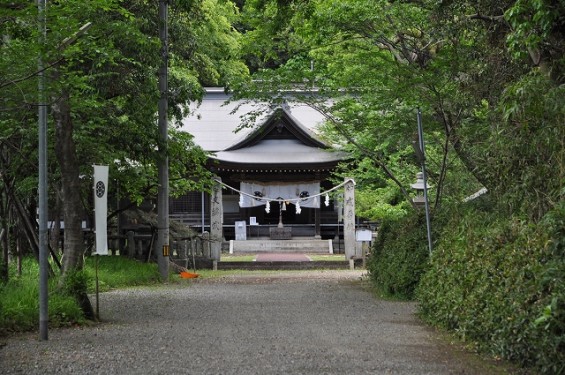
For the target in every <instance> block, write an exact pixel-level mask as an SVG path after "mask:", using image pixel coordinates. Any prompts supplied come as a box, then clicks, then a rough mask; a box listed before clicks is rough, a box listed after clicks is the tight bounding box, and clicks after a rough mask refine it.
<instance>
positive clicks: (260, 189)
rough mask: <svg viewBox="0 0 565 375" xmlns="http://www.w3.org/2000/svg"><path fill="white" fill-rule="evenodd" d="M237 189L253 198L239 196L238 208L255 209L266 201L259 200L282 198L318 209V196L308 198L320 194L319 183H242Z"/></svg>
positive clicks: (243, 195)
mask: <svg viewBox="0 0 565 375" xmlns="http://www.w3.org/2000/svg"><path fill="white" fill-rule="evenodd" d="M239 189H240V190H241V191H242V192H243V193H246V194H249V195H251V196H253V197H255V198H252V197H250V196H248V195H245V194H241V195H240V198H239V206H240V207H256V206H262V205H265V204H266V202H267V201H266V200H265V199H261V198H270V199H278V198H282V199H284V200H286V201H288V202H289V203H292V204H296V202H299V203H300V206H302V207H310V208H319V207H320V197H319V196H316V197H313V198H309V197H311V196H314V195H318V194H320V183H319V182H311V183H296V184H292V183H289V184H280V183H279V184H261V183H257V182H255V183H251V182H242V183H241V185H240V188H239Z"/></svg>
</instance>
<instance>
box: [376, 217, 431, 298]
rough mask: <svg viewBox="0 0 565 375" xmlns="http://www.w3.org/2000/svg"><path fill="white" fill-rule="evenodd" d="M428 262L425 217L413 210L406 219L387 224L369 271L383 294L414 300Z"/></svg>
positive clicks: (386, 222)
mask: <svg viewBox="0 0 565 375" xmlns="http://www.w3.org/2000/svg"><path fill="white" fill-rule="evenodd" d="M428 260H429V249H428V241H427V235H426V222H425V215H423V214H422V212H414V211H413V212H412V213H411V214H409V215H406V216H405V217H403V218H400V219H396V220H395V219H386V220H384V221H383V223H382V225H381V226H380V228H379V233H378V237H377V240H376V241H375V243H374V244H373V248H372V251H371V255H370V257H369V262H368V265H367V268H368V270H369V275H370V278H371V280H372V281H373V283H374V285H375V286H376V287H377V288H378V289H379V291H381V292H382V293H384V294H385V295H389V296H393V297H395V298H402V299H412V298H413V297H414V291H415V289H416V286H417V285H418V283H419V281H420V278H421V277H422V275H423V274H424V272H425V271H426V269H427V268H428Z"/></svg>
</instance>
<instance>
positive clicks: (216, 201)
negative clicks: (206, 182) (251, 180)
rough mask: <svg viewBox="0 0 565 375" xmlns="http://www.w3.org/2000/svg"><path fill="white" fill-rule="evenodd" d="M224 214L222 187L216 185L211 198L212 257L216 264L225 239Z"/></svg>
mask: <svg viewBox="0 0 565 375" xmlns="http://www.w3.org/2000/svg"><path fill="white" fill-rule="evenodd" d="M223 216H224V214H223V208H222V185H220V184H219V183H217V184H215V185H214V188H213V189H212V195H211V196H210V241H211V247H210V253H211V254H210V257H211V258H212V260H213V261H214V262H219V261H220V254H221V252H222V241H223V239H224V233H223V224H224V217H223Z"/></svg>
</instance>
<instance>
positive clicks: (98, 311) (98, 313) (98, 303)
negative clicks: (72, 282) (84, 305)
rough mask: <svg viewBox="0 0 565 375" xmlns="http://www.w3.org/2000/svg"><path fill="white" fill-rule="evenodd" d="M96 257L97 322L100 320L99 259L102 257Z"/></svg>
mask: <svg viewBox="0 0 565 375" xmlns="http://www.w3.org/2000/svg"><path fill="white" fill-rule="evenodd" d="M95 257H96V266H95V270H96V320H100V288H99V283H98V258H100V255H95Z"/></svg>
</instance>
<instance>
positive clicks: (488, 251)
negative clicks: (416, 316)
mask: <svg viewBox="0 0 565 375" xmlns="http://www.w3.org/2000/svg"><path fill="white" fill-rule="evenodd" d="M564 223H565V210H564V207H563V203H561V207H560V208H556V209H554V210H552V211H551V212H550V213H548V214H547V215H546V216H545V217H544V219H543V220H542V221H541V222H540V223H538V224H531V223H528V221H526V220H523V219H522V218H520V217H516V216H513V217H510V218H509V217H505V216H501V215H500V214H499V213H494V212H489V210H484V209H481V208H479V207H469V208H467V209H466V210H464V211H462V212H459V213H456V214H454V215H452V218H451V220H450V222H449V224H447V225H446V227H445V230H444V231H443V235H442V237H441V240H440V241H439V244H438V246H437V248H436V250H435V252H434V254H433V258H432V262H431V267H430V270H429V271H428V272H427V273H426V275H425V276H424V277H423V278H422V282H421V284H420V285H419V287H418V291H417V295H418V300H419V302H420V313H421V315H422V316H423V317H424V318H425V319H426V320H427V321H429V322H431V323H433V324H436V325H439V326H442V327H445V328H447V329H450V330H454V331H455V332H457V334H458V335H459V336H460V337H461V338H462V339H464V340H468V341H469V342H476V343H477V344H478V345H479V347H481V348H482V349H484V350H487V351H489V352H491V353H492V354H493V355H495V356H500V357H502V358H506V359H510V360H513V361H516V362H519V363H520V364H522V365H523V366H532V367H535V368H537V369H539V370H540V371H541V372H542V373H547V374H562V373H564V372H565V367H563V363H565V352H564V351H563V345H564V344H565V342H564V341H563V337H564V334H565V303H564V301H565V287H564V285H565V247H564V243H563V238H565V237H564V234H565V233H564V228H565V226H564V225H563V224H564Z"/></svg>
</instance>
